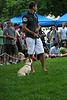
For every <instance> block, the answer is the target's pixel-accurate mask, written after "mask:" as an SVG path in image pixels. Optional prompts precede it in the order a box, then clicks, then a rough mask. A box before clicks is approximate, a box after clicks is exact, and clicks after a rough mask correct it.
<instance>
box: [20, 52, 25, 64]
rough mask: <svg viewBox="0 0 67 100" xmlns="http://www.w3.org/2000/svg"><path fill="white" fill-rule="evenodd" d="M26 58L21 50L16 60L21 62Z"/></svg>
mask: <svg viewBox="0 0 67 100" xmlns="http://www.w3.org/2000/svg"><path fill="white" fill-rule="evenodd" d="M24 60H26V58H25V55H24V54H23V53H22V52H18V61H20V62H23V61H24Z"/></svg>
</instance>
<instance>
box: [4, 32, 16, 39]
mask: <svg viewBox="0 0 67 100" xmlns="http://www.w3.org/2000/svg"><path fill="white" fill-rule="evenodd" d="M5 35H6V37H7V38H10V39H13V40H16V38H15V37H12V36H10V35H8V33H6V34H5Z"/></svg>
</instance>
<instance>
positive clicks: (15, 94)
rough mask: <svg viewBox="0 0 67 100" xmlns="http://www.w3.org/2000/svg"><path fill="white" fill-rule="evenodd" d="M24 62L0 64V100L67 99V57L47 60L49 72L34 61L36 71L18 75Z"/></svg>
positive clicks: (38, 62)
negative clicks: (26, 74)
mask: <svg viewBox="0 0 67 100" xmlns="http://www.w3.org/2000/svg"><path fill="white" fill-rule="evenodd" d="M24 64H25V62H23V63H18V64H16V65H15V64H12V65H4V66H0V100H67V57H64V58H53V59H49V60H45V65H46V69H47V70H48V72H43V71H42V67H41V63H40V61H34V69H35V71H36V73H32V72H31V73H30V74H29V75H28V76H24V77H18V76H17V72H18V70H19V69H20V68H21V67H22V66H23V65H24Z"/></svg>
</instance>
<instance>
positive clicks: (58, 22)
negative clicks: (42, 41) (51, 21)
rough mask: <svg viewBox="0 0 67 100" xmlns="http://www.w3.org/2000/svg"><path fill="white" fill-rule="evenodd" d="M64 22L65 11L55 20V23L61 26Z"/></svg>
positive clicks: (66, 20)
mask: <svg viewBox="0 0 67 100" xmlns="http://www.w3.org/2000/svg"><path fill="white" fill-rule="evenodd" d="M64 22H67V13H66V14H65V15H63V16H61V17H60V18H59V19H58V20H56V25H57V26H61V25H62V23H64Z"/></svg>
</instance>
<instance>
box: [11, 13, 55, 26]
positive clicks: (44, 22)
mask: <svg viewBox="0 0 67 100" xmlns="http://www.w3.org/2000/svg"><path fill="white" fill-rule="evenodd" d="M24 14H26V12H23V13H21V16H19V17H14V18H12V19H10V20H11V22H12V23H13V24H15V23H19V24H20V25H22V17H23V15H24ZM36 15H37V16H38V21H39V25H40V26H50V25H55V21H54V20H52V19H48V18H46V17H44V16H41V15H39V14H36Z"/></svg>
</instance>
